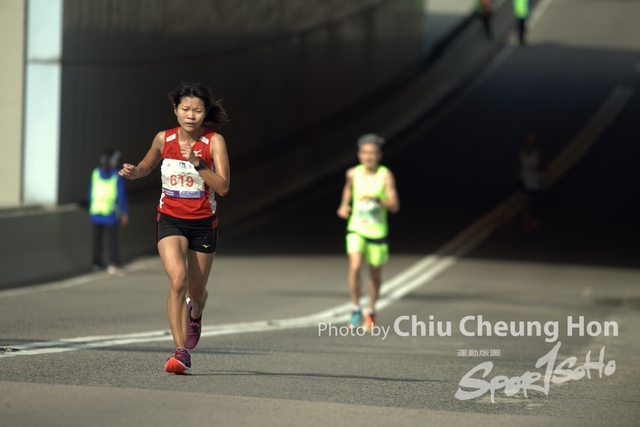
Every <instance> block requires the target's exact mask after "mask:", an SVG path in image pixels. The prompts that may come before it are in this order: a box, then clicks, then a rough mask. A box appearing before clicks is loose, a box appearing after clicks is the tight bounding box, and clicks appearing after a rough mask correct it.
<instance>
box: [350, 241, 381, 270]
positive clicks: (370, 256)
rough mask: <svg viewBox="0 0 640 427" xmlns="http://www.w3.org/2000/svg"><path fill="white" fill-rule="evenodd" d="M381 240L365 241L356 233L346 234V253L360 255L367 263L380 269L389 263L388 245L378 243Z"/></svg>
mask: <svg viewBox="0 0 640 427" xmlns="http://www.w3.org/2000/svg"><path fill="white" fill-rule="evenodd" d="M380 240H381V239H373V241H372V239H367V238H365V237H362V236H361V235H359V234H356V233H347V253H348V254H353V253H361V254H363V255H364V256H365V259H366V261H367V263H368V264H369V265H371V266H374V267H380V266H381V265H384V264H386V263H387V261H389V245H388V244H387V243H379V241H380Z"/></svg>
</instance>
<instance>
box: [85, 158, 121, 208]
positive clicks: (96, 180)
mask: <svg viewBox="0 0 640 427" xmlns="http://www.w3.org/2000/svg"><path fill="white" fill-rule="evenodd" d="M117 199H118V175H115V174H114V175H113V176H112V177H111V178H109V179H104V178H102V176H100V169H94V170H93V175H92V176H91V206H89V213H90V214H91V215H105V216H107V215H111V214H112V213H113V210H114V208H115V206H116V200H117Z"/></svg>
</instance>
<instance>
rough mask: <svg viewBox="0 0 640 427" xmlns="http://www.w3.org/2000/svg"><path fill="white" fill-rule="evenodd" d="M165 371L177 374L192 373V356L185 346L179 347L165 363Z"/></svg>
mask: <svg viewBox="0 0 640 427" xmlns="http://www.w3.org/2000/svg"><path fill="white" fill-rule="evenodd" d="M164 371H165V372H168V373H170V374H176V375H191V356H190V355H189V352H188V351H187V350H185V349H184V348H177V349H176V351H175V352H173V356H171V357H170V358H168V359H167V363H165V364H164Z"/></svg>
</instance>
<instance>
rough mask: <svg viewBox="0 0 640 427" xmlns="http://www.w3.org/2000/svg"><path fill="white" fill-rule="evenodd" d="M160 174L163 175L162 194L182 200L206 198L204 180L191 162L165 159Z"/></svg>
mask: <svg viewBox="0 0 640 427" xmlns="http://www.w3.org/2000/svg"><path fill="white" fill-rule="evenodd" d="M160 172H161V174H162V192H163V193H164V194H165V195H166V196H167V197H177V198H182V199H198V198H200V197H204V195H205V191H204V188H205V187H204V186H205V183H204V179H202V177H201V176H200V174H199V173H198V171H196V169H195V167H194V166H193V165H192V164H191V163H190V162H187V161H185V160H175V159H164V160H163V161H162V166H161V168H160Z"/></svg>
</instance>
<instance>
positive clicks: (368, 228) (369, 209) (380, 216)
mask: <svg viewBox="0 0 640 427" xmlns="http://www.w3.org/2000/svg"><path fill="white" fill-rule="evenodd" d="M387 170H388V169H387V168H386V167H384V166H378V171H377V172H376V174H375V175H374V177H373V179H371V180H365V179H364V176H365V167H364V165H358V166H356V168H355V173H354V177H353V188H352V193H353V201H352V209H351V216H350V217H349V223H348V225H347V230H348V231H353V232H355V233H358V234H360V235H361V236H363V237H367V238H370V239H381V238H383V237H386V236H387V233H388V231H389V227H388V224H387V210H386V209H384V208H383V207H382V206H380V204H379V203H377V202H374V201H369V202H363V201H361V200H360V198H361V197H362V196H369V197H372V198H376V199H380V200H385V199H386V198H387V194H386V192H385V188H384V178H385V176H386V174H387Z"/></svg>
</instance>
